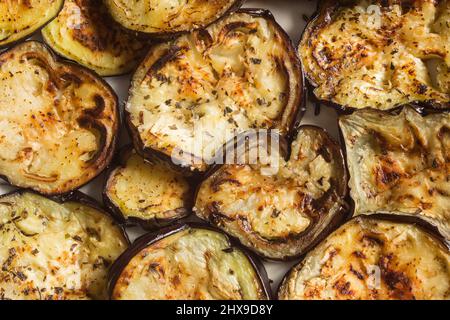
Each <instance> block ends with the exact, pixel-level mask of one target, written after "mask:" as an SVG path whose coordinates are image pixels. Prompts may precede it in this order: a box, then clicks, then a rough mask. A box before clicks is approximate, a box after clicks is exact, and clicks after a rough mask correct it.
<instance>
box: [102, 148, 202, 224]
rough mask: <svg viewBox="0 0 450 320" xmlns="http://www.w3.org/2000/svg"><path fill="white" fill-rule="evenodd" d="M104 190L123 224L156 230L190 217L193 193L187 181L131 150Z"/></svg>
mask: <svg viewBox="0 0 450 320" xmlns="http://www.w3.org/2000/svg"><path fill="white" fill-rule="evenodd" d="M119 158H120V159H119V164H118V166H117V167H115V168H114V169H112V170H111V172H110V174H109V175H108V178H107V181H106V185H105V188H104V193H103V197H104V201H105V203H107V204H108V206H109V207H110V208H111V210H112V211H113V212H115V213H116V214H117V215H118V217H119V219H120V220H121V221H127V222H131V223H134V222H138V223H139V224H141V225H142V226H143V227H144V228H155V227H161V226H163V225H167V224H169V223H170V222H172V221H174V220H177V219H180V218H183V217H185V216H187V215H188V214H189V213H190V212H191V209H192V205H193V192H192V188H191V186H190V183H189V181H188V180H187V179H185V178H184V177H183V176H181V175H180V174H179V173H176V172H174V171H172V170H170V169H168V168H167V166H165V165H164V164H161V162H158V161H153V162H150V161H146V160H144V159H143V158H142V157H141V156H139V155H138V154H137V153H136V151H134V150H133V149H132V147H131V146H128V147H125V148H124V149H123V150H122V151H121V152H120V155H119Z"/></svg>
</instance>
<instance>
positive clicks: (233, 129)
mask: <svg viewBox="0 0 450 320" xmlns="http://www.w3.org/2000/svg"><path fill="white" fill-rule="evenodd" d="M302 95H303V92H302V74H301V67H300V64H299V61H298V58H297V57H296V56H295V52H294V50H293V47H292V44H291V42H290V40H289V38H288V36H287V35H286V33H285V32H284V31H283V30H282V29H281V27H280V26H279V25H278V24H277V23H276V22H275V20H274V18H273V17H272V15H271V14H270V13H269V12H268V11H254V10H253V11H245V12H244V11H239V12H238V13H235V14H232V15H231V16H229V17H227V18H225V19H223V20H220V21H219V22H217V23H216V24H214V25H211V26H210V27H208V28H207V29H204V30H201V31H197V32H193V33H191V34H189V35H184V36H181V37H180V38H178V39H176V40H174V41H172V42H169V43H165V44H161V45H158V46H156V47H154V48H153V49H152V50H151V52H150V54H149V56H148V57H147V58H146V59H145V61H144V62H143V63H142V64H141V66H140V67H139V68H138V70H137V72H136V73H135V75H134V77H133V80H132V84H131V89H130V96H129V98H128V103H127V105H126V113H127V122H128V125H129V127H130V131H131V134H132V136H133V140H134V144H135V147H136V149H137V150H138V152H140V153H141V154H143V155H144V156H146V157H148V156H149V155H150V154H156V155H158V156H159V157H162V158H163V159H166V160H168V161H171V162H172V163H174V164H176V165H178V166H179V167H183V168H184V169H185V171H189V170H192V171H197V172H198V171H200V172H204V171H206V170H207V169H208V166H209V165H210V164H212V163H213V162H214V154H215V152H216V151H217V150H218V149H219V148H221V147H222V146H223V144H225V143H226V142H227V141H228V140H230V139H231V138H232V137H233V136H234V135H235V134H236V133H240V132H243V131H246V130H247V129H249V128H276V129H278V130H280V132H281V133H282V134H283V135H285V134H287V133H289V131H290V129H291V127H292V125H293V123H294V120H295V117H296V114H297V110H298V107H299V105H300V103H301V98H302Z"/></svg>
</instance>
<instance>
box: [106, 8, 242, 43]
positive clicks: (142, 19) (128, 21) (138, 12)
mask: <svg viewBox="0 0 450 320" xmlns="http://www.w3.org/2000/svg"><path fill="white" fill-rule="evenodd" d="M243 2H244V1H243V0H184V1H167V0H143V1H140V0H105V4H106V6H107V7H108V9H109V12H110V14H111V16H112V17H113V18H114V19H115V20H116V21H117V22H119V23H120V24H121V25H122V26H124V27H125V28H127V29H130V30H133V31H136V32H140V33H145V34H152V35H156V36H165V35H170V34H174V33H179V32H186V31H191V30H194V29H199V28H204V27H206V26H207V25H209V24H210V23H212V22H214V21H215V20H217V19H219V18H220V17H221V16H224V15H226V14H227V13H229V12H232V11H234V10H236V9H238V8H239V7H240V6H241V4H242V3H243Z"/></svg>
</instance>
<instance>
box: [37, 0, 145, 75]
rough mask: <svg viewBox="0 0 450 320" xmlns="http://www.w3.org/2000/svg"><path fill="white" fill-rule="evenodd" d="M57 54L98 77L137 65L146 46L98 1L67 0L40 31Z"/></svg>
mask: <svg viewBox="0 0 450 320" xmlns="http://www.w3.org/2000/svg"><path fill="white" fill-rule="evenodd" d="M42 35H43V37H44V40H45V41H46V42H47V43H48V44H49V45H50V46H51V47H52V49H54V50H55V51H56V52H57V53H58V54H60V55H62V56H64V57H66V58H69V59H71V60H75V61H77V62H78V63H80V64H82V65H84V66H85V67H87V68H90V69H92V70H94V71H96V72H97V73H98V74H100V75H101V76H112V75H120V74H124V73H126V72H128V71H131V70H132V69H134V68H135V67H136V65H137V64H138V62H139V60H140V59H141V57H142V56H143V54H144V52H143V49H145V48H146V47H147V44H146V43H145V41H139V40H138V39H137V37H136V36H135V35H132V34H131V33H128V32H126V31H124V30H123V29H122V28H121V27H120V26H119V25H118V24H117V23H115V22H114V21H112V20H111V18H110V17H109V16H108V13H107V10H106V8H105V7H104V5H103V2H102V1H100V0H66V1H65V3H64V8H63V10H62V11H61V12H60V13H59V15H58V17H57V18H56V19H55V20H53V21H52V22H51V23H50V24H49V25H47V26H46V27H45V28H44V29H43V30H42Z"/></svg>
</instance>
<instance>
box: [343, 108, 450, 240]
mask: <svg viewBox="0 0 450 320" xmlns="http://www.w3.org/2000/svg"><path fill="white" fill-rule="evenodd" d="M340 127H341V130H342V136H343V137H344V140H345V145H346V149H347V163H348V168H349V171H350V183H349V185H350V188H351V193H350V194H351V197H352V199H353V201H354V202H355V215H360V214H370V213H374V212H385V213H391V214H406V215H412V216H416V217H420V218H422V219H425V220H427V221H428V222H430V223H431V224H434V225H435V226H437V227H438V228H439V230H440V231H441V233H443V234H444V235H445V236H446V237H447V238H449V239H450V193H449V190H450V180H449V174H450V113H433V114H430V115H427V116H422V115H420V114H419V113H417V112H416V111H414V109H412V108H410V107H406V108H404V109H403V110H402V111H401V112H400V113H398V114H397V113H393V112H391V113H388V112H384V111H376V110H360V111H357V112H355V113H354V114H352V115H349V116H344V117H342V118H341V119H340Z"/></svg>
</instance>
